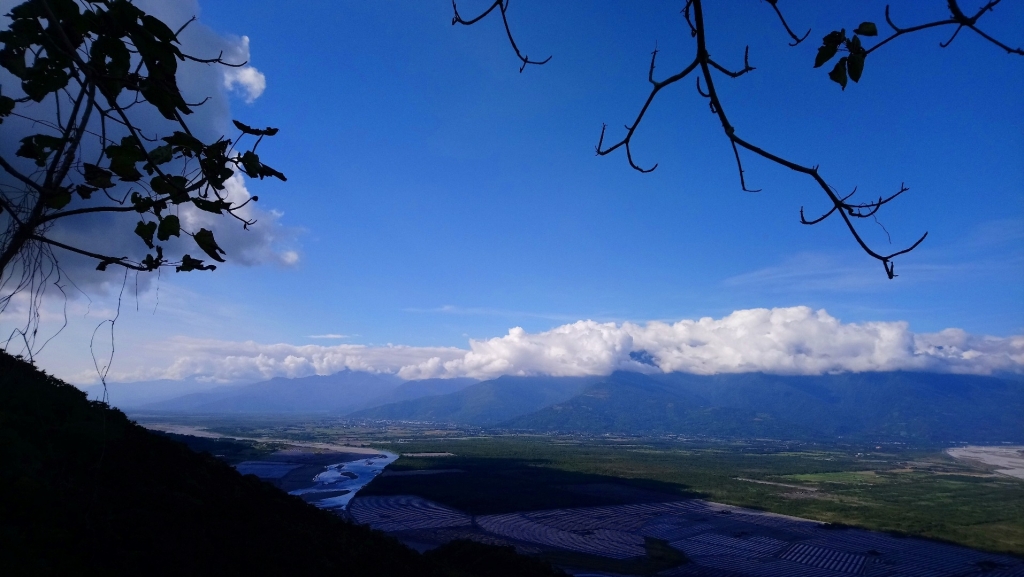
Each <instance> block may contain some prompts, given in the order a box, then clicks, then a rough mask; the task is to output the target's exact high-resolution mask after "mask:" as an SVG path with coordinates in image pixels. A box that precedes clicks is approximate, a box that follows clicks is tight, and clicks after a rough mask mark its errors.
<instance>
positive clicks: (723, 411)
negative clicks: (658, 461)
mask: <svg viewBox="0 0 1024 577" xmlns="http://www.w3.org/2000/svg"><path fill="white" fill-rule="evenodd" d="M540 387H551V390H550V391H549V392H548V393H547V394H546V395H538V388H540ZM559 397H561V398H559ZM531 407H533V408H531ZM1022 415H1024V383H1022V382H1020V381H1013V380H1004V379H998V378H993V377H983V376H974V375H951V374H932V373H912V372H888V373H841V374H835V375H820V376H784V375H768V374H764V373H740V374H720V375H692V374H687V373H669V374H655V375H645V374H640V373H626V372H619V373H614V374H612V375H610V376H607V377H597V378H593V377H587V378H580V377H574V378H568V377H560V378H559V377H515V378H513V377H501V378H499V379H495V380H493V381H485V382H482V383H478V384H476V385H473V386H470V387H467V388H465V389H463V390H462V391H459V392H458V393H455V394H450V395H444V396H440V397H424V398H421V399H417V400H413V401H406V402H402V403H396V404H390V405H383V406H379V407H374V408H371V409H367V410H363V411H358V412H356V413H353V414H351V415H350V416H352V417H360V418H369V419H385V420H405V421H438V422H450V423H456V424H466V425H478V426H498V427H504V428H511V429H524V430H533V431H539V432H552V431H557V432H582V433H591V434H602V433H626V434H681V435H692V436H699V435H704V436H713V437H738V438H783V439H838V438H846V439H851V440H858V439H859V440H882V439H888V440H896V441H899V440H903V441H908V442H909V441H914V442H928V443H953V442H975V443H998V442H1004V441H1010V442H1024V417H1022Z"/></svg>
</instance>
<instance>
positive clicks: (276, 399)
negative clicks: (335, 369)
mask: <svg viewBox="0 0 1024 577" xmlns="http://www.w3.org/2000/svg"><path fill="white" fill-rule="evenodd" d="M402 383H403V381H402V380H401V379H399V378H397V377H393V376H391V375H380V374H374V373H366V372H360V371H348V370H345V371H341V372H340V373H335V374H333V375H327V376H312V377H302V378H298V379H286V378H282V377H278V378H275V379H271V380H269V381H263V382H261V383H255V384H252V385H244V386H241V387H221V388H218V389H214V390H212V391H207V392H203V393H194V394H191V395H185V396H182V397H179V398H176V399H170V400H167V401H163V402H159V403H152V404H147V405H142V406H140V407H137V408H138V409H139V410H146V411H168V412H189V413H347V412H350V411H355V410H357V409H362V408H364V407H367V406H370V405H372V404H374V403H373V401H374V400H375V399H378V398H382V397H387V395H390V394H391V393H393V392H394V391H395V390H396V389H398V387H399V386H401V385H402Z"/></svg>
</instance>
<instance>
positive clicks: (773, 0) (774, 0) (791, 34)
mask: <svg viewBox="0 0 1024 577" xmlns="http://www.w3.org/2000/svg"><path fill="white" fill-rule="evenodd" d="M765 1H766V2H768V4H769V5H771V7H772V10H775V14H776V15H778V17H779V22H782V26H783V27H784V28H785V29H786V34H789V37H790V38H792V39H793V41H792V42H790V43H789V45H790V46H796V45H797V44H800V43H801V42H803V41H804V40H807V37H808V36H810V35H811V29H810V28H808V29H807V32H805V33H804V35H803V36H797V35H796V33H795V32H793V29H792V28H790V27H789V24H788V23H787V22H786V17H785V16H783V15H782V11H781V10H779V6H778V2H779V0H765Z"/></svg>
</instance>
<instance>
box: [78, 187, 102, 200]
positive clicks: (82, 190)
mask: <svg viewBox="0 0 1024 577" xmlns="http://www.w3.org/2000/svg"><path fill="white" fill-rule="evenodd" d="M96 190H97V189H96V188H94V187H92V186H89V185H87V184H79V185H78V186H76V187H75V192H77V193H78V196H80V197H82V198H83V199H85V200H89V197H91V196H92V193H94V192H96Z"/></svg>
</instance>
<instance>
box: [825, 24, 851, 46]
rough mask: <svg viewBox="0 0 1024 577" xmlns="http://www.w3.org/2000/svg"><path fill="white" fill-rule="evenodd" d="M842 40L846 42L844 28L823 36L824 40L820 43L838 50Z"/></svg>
mask: <svg viewBox="0 0 1024 577" xmlns="http://www.w3.org/2000/svg"><path fill="white" fill-rule="evenodd" d="M844 40H846V29H845V28H844V29H842V30H833V31H832V32H829V33H828V34H826V35H825V37H824V38H822V39H821V43H822V44H823V45H824V46H835V47H836V48H839V45H840V44H842V43H843V41H844Z"/></svg>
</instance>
